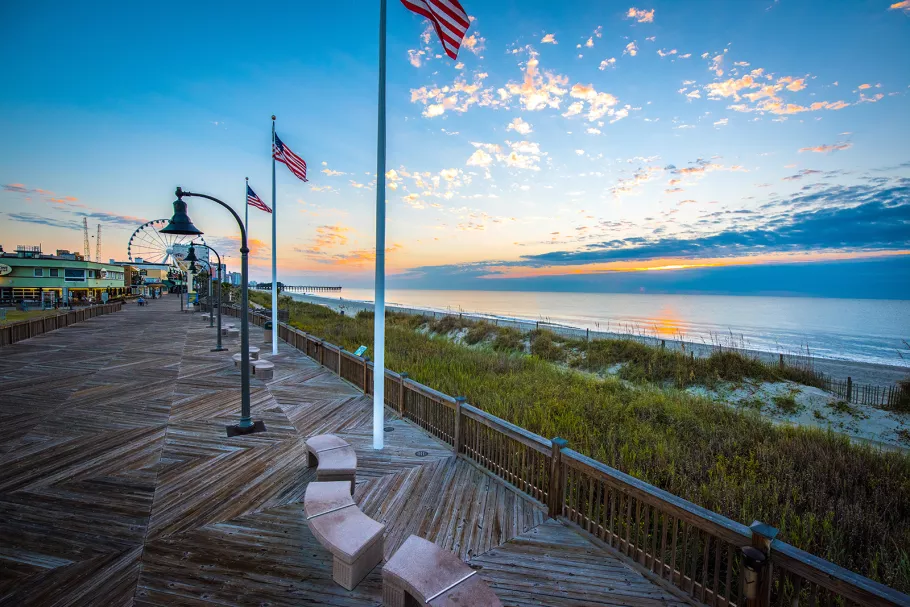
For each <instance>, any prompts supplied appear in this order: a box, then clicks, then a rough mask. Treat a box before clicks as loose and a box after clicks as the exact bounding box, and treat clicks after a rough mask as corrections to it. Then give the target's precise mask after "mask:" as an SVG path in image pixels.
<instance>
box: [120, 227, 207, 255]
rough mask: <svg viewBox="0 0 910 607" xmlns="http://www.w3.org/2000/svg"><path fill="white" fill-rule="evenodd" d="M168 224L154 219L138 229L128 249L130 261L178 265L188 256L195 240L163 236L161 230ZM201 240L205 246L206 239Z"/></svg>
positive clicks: (181, 236)
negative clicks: (191, 244) (191, 243)
mask: <svg viewBox="0 0 910 607" xmlns="http://www.w3.org/2000/svg"><path fill="white" fill-rule="evenodd" d="M167 224H168V220H167V219H153V220H152V221H148V222H146V223H144V224H142V225H141V226H139V227H138V228H136V231H135V232H133V235H132V236H130V241H129V244H127V247H126V256H127V257H128V258H129V260H130V261H137V260H139V259H141V260H142V261H144V262H145V263H155V264H167V265H177V264H178V262H180V260H182V259H183V258H184V257H185V256H186V254H187V251H188V250H189V246H190V242H192V241H193V240H194V238H193V237H192V236H187V235H183V234H162V233H161V231H160V230H161V228H163V227H164V226H166V225H167ZM200 240H201V242H202V243H203V244H205V240H204V239H202V238H201V237H200Z"/></svg>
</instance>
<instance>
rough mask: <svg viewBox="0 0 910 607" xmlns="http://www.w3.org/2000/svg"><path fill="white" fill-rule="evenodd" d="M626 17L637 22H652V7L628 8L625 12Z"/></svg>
mask: <svg viewBox="0 0 910 607" xmlns="http://www.w3.org/2000/svg"><path fill="white" fill-rule="evenodd" d="M626 19H635V20H636V21H638V22H639V23H654V9H653V8H652V9H651V10H649V11H647V10H642V9H640V8H630V9H629V10H628V11H627V12H626Z"/></svg>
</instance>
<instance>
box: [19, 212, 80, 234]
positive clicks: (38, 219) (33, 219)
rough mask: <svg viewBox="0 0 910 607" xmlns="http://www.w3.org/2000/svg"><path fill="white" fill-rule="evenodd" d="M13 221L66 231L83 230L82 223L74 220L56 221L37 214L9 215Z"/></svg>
mask: <svg viewBox="0 0 910 607" xmlns="http://www.w3.org/2000/svg"><path fill="white" fill-rule="evenodd" d="M6 216H7V217H9V218H10V219H11V220H12V221H20V222H22V223H34V224H38V225H44V226H49V227H52V228H63V229H66V230H81V229H82V222H81V221H75V220H72V219H54V218H53V217H45V216H42V215H37V214H35V213H7V214H6Z"/></svg>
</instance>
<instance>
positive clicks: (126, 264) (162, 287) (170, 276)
mask: <svg viewBox="0 0 910 607" xmlns="http://www.w3.org/2000/svg"><path fill="white" fill-rule="evenodd" d="M111 263H112V264H113V265H116V266H120V267H122V268H124V271H125V272H126V273H127V274H128V275H129V281H128V282H127V284H128V285H129V286H130V292H131V293H132V294H133V295H145V296H151V295H152V294H159V295H160V294H161V293H181V292H183V291H184V290H185V288H186V281H185V279H184V275H183V274H182V273H180V272H178V270H177V268H176V267H175V266H172V265H170V264H166V263H148V262H146V261H144V260H143V259H142V258H138V257H137V258H136V261H114V260H113V259H112V260H111ZM127 269H129V270H127Z"/></svg>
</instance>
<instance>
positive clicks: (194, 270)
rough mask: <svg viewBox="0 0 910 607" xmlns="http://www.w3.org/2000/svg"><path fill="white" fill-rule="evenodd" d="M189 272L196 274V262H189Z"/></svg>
mask: <svg viewBox="0 0 910 607" xmlns="http://www.w3.org/2000/svg"><path fill="white" fill-rule="evenodd" d="M189 271H190V272H192V273H193V274H195V273H196V262H195V261H191V262H190V268H189Z"/></svg>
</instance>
